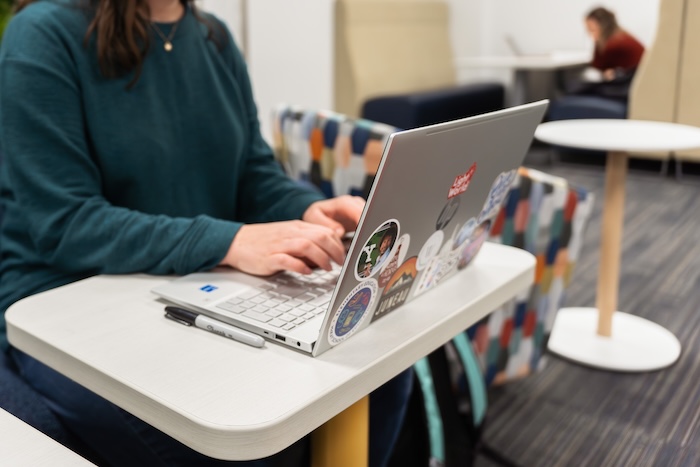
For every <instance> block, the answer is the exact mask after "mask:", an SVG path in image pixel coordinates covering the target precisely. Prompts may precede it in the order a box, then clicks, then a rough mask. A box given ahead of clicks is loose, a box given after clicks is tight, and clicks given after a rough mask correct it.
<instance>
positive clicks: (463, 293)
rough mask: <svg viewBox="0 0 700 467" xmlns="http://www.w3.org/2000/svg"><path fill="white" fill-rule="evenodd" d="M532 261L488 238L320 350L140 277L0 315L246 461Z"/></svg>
mask: <svg viewBox="0 0 700 467" xmlns="http://www.w3.org/2000/svg"><path fill="white" fill-rule="evenodd" d="M534 266H535V259H534V257H533V256H532V255H531V254H529V253H527V252H526V251H523V250H519V249H515V248H512V247H506V246H503V245H496V244H486V245H484V247H483V249H482V251H481V253H480V254H479V255H478V256H477V258H476V259H475V261H474V263H473V264H472V265H471V266H470V267H468V268H466V269H464V270H463V271H460V272H459V273H458V274H457V275H456V276H454V277H452V278H450V279H448V280H447V281H446V283H445V285H444V286H441V287H440V288H438V289H437V290H434V291H429V292H426V293H425V294H424V295H421V296H420V297H418V298H416V299H415V300H413V301H411V302H410V303H408V304H406V305H405V306H404V307H403V308H402V309H401V310H399V311H397V312H394V313H392V314H390V315H388V316H386V317H384V318H382V319H381V320H379V321H378V322H376V323H374V324H373V325H372V326H370V327H369V328H367V329H365V330H364V331H362V332H360V333H358V334H357V335H356V336H353V338H352V339H350V340H348V341H347V342H344V343H342V344H341V345H339V346H338V347H336V348H333V349H331V350H329V351H328V352H326V353H324V354H322V355H321V356H320V357H318V358H312V357H310V356H308V355H305V354H301V353H297V352H295V351H293V350H289V349H287V348H282V347H280V346H278V345H275V344H273V343H268V344H267V345H266V347H265V348H263V349H256V348H253V347H249V346H246V345H243V344H239V343H236V342H232V341H230V340H228V339H223V338H221V337H220V336H217V335H215V334H211V333H207V332H202V331H201V330H197V329H192V328H187V327H184V326H182V325H179V324H177V323H174V322H172V321H170V320H167V319H164V317H163V304H162V303H161V302H159V301H157V300H156V298H155V296H154V295H152V294H151V293H150V292H149V290H150V289H151V288H152V287H153V286H154V285H156V284H159V283H161V282H162V281H163V280H164V278H162V277H153V276H145V275H137V276H98V277H94V278H90V279H86V280H84V281H80V282H76V283H74V284H70V285H67V286H64V287H60V288H58V289H54V290H52V291H48V292H45V293H42V294H38V295H35V296H32V297H29V298H26V299H24V300H21V301H20V302H18V303H16V304H14V305H13V306H11V307H10V309H9V310H8V312H7V314H6V317H7V323H8V337H9V340H10V342H11V343H12V344H13V345H14V346H16V347H17V348H19V349H21V350H23V351H24V352H26V353H28V354H29V355H32V356H34V357H35V358H37V359H39V360H41V361H43V362H45V363H46V364H47V365H49V366H51V367H53V368H55V369H56V370H58V371H59V372H61V373H63V374H65V375H67V376H69V377H70V378H72V379H74V380H75V381H77V382H79V383H81V384H83V385H84V386H86V387H88V388H89V389H91V390H93V391H94V392H96V393H97V394H100V395H101V396H103V397H105V398H106V399H108V400H110V401H112V402H114V403H115V404H117V405H119V406H121V407H123V408H124V409H126V410H127V411H129V412H131V413H133V414H134V415H136V416H138V417H140V418H141V419H143V420H145V421H146V422H148V423H150V424H152V425H153V426H155V427H157V428H158V429H160V430H162V431H164V432H165V433H167V434H169V435H171V436H173V437H174V438H176V439H178V440H180V441H181V442H183V443H184V444H186V445H188V446H190V447H191V448H193V449H195V450H197V451H199V452H201V453H204V454H207V455H209V456H212V457H216V458H221V459H228V460H247V459H254V458H260V457H264V456H268V455H271V454H273V453H276V452H278V451H280V450H282V449H283V448H285V447H287V446H289V445H290V444H292V443H293V442H295V441H296V440H298V439H300V438H302V437H303V436H304V435H306V434H308V433H310V432H311V431H312V430H314V429H315V428H317V427H319V426H320V425H322V424H323V423H325V422H327V421H328V420H330V419H331V418H333V417H335V416H336V415H337V414H339V413H340V412H342V411H343V410H345V409H346V408H348V407H350V406H351V405H352V404H354V403H355V402H356V401H358V400H361V399H363V397H364V396H366V395H367V394H369V393H370V392H371V391H373V390H374V389H376V388H377V387H379V386H380V385H382V384H383V383H385V382H386V381H388V380H389V379H391V378H392V377H393V376H395V375H397V374H398V373H400V372H401V371H402V370H404V369H406V368H408V367H409V366H410V365H412V364H413V363H414V362H415V361H417V360H419V359H420V358H422V357H423V356H425V355H427V354H428V353H430V352H431V351H432V350H434V349H436V348H437V347H439V346H440V345H442V344H443V343H445V342H447V341H448V340H450V339H451V338H452V337H453V336H454V335H455V334H457V333H458V332H460V331H461V330H464V329H466V328H467V327H469V326H470V325H471V324H473V323H475V322H476V321H477V320H479V319H480V318H482V317H483V316H485V315H486V314H488V313H490V312H491V311H493V310H494V309H495V308H497V307H498V306H500V305H501V304H502V303H504V302H505V301H507V300H508V299H510V298H512V297H513V296H515V295H516V294H517V293H520V292H522V291H523V290H525V289H526V288H527V287H529V286H530V285H531V284H532V281H533V274H534ZM262 401H265V402H264V403H263V402H262ZM333 436H335V437H336V438H338V436H336V433H333ZM339 441H341V443H342V442H344V441H346V440H343V439H342V437H341V439H340V440H339ZM314 442H316V438H314ZM336 452H337V451H336ZM336 459H337V457H336ZM336 465H342V464H336ZM355 465H357V464H355Z"/></svg>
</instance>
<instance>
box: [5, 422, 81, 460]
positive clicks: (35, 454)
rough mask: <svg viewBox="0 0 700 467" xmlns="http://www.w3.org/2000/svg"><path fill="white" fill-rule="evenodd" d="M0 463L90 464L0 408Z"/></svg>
mask: <svg viewBox="0 0 700 467" xmlns="http://www.w3.org/2000/svg"><path fill="white" fill-rule="evenodd" d="M0 446H2V450H0V465H3V466H4V467H15V466H16V467H27V466H32V467H39V466H46V467H61V466H65V467H80V466H86V467H87V466H90V465H94V464H92V463H91V462H88V461H87V460H86V459H84V458H82V457H80V456H79V455H77V454H76V453H74V452H73V451H71V450H70V449H68V448H66V447H65V446H63V445H62V444H59V443H58V442H56V441H54V440H53V439H51V438H49V437H48V436H46V435H45V434H44V433H42V432H40V431H39V430H37V429H35V428H34V427H31V426H29V425H27V424H26V423H24V422H23V421H22V420H20V419H19V418H17V417H15V416H14V415H12V414H10V413H8V412H6V411H4V410H1V409H0Z"/></svg>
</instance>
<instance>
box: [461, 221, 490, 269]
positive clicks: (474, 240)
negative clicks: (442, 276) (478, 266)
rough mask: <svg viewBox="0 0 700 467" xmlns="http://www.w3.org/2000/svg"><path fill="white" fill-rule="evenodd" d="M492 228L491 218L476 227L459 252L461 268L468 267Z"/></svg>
mask: <svg viewBox="0 0 700 467" xmlns="http://www.w3.org/2000/svg"><path fill="white" fill-rule="evenodd" d="M490 229H491V219H487V220H485V221H484V222H482V223H481V224H479V225H478V226H477V227H476V228H475V229H474V231H473V232H472V233H471V235H470V236H469V240H467V242H466V243H465V244H464V246H463V247H462V250H461V252H460V254H459V263H458V264H457V267H458V268H459V269H464V268H466V267H467V266H468V265H469V263H471V262H472V260H473V259H474V256H476V254H477V253H478V252H479V250H480V249H481V245H483V244H484V242H485V241H486V238H488V236H489V230H490Z"/></svg>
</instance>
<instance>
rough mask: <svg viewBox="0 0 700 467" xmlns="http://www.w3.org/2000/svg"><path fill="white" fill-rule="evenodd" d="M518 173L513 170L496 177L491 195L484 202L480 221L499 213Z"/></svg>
mask: <svg viewBox="0 0 700 467" xmlns="http://www.w3.org/2000/svg"><path fill="white" fill-rule="evenodd" d="M517 175H518V172H517V170H511V171H509V172H501V173H500V174H499V175H498V177H496V179H495V180H494V181H493V185H491V190H490V191H489V195H488V197H487V198H486V201H485V202H484V207H483V208H482V209H481V214H479V221H480V222H483V221H485V220H486V219H490V218H492V217H495V216H496V214H498V210H499V209H500V208H501V205H502V204H503V201H504V200H505V199H506V195H507V194H508V190H510V186H511V184H512V183H513V181H515V177H516V176H517Z"/></svg>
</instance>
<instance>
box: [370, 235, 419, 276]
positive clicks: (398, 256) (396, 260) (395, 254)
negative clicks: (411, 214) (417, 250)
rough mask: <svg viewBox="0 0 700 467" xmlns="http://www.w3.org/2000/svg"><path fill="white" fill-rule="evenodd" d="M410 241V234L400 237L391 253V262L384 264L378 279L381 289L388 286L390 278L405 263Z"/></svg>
mask: <svg viewBox="0 0 700 467" xmlns="http://www.w3.org/2000/svg"><path fill="white" fill-rule="evenodd" d="M410 241H411V237H410V236H409V235H408V234H403V235H402V236H401V237H399V239H398V241H397V242H396V245H394V249H393V250H392V251H391V256H390V258H389V261H387V262H386V263H385V264H384V266H383V267H382V269H381V272H380V273H379V277H377V281H378V282H379V287H380V288H382V287H384V286H385V285H386V283H387V282H388V281H389V278H391V276H392V274H394V271H396V269H397V268H398V267H399V264H401V263H403V260H404V258H405V257H406V253H407V252H408V245H409V242H410Z"/></svg>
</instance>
